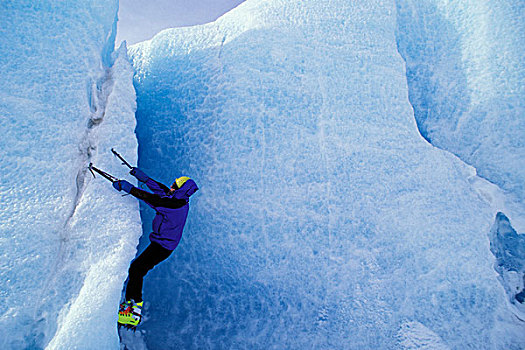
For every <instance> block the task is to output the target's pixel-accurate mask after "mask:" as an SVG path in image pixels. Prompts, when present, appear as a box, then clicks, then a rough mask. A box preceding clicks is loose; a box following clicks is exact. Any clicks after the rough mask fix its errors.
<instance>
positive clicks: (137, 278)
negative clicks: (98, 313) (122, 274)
mask: <svg viewBox="0 0 525 350" xmlns="http://www.w3.org/2000/svg"><path fill="white" fill-rule="evenodd" d="M171 252H172V250H168V249H166V248H163V247H162V246H161V245H160V244H158V243H155V242H151V244H150V245H149V246H148V247H147V248H146V250H144V251H143V252H142V254H140V255H139V256H138V257H137V258H136V259H135V260H134V261H133V262H132V263H131V266H130V267H129V272H128V273H129V276H128V285H127V287H126V300H131V299H133V300H135V302H137V303H139V302H141V301H142V282H143V279H144V276H146V274H147V273H148V271H149V270H151V269H152V268H154V267H155V265H157V264H159V263H160V262H162V261H164V260H166V259H167V258H168V257H169V256H170V254H171Z"/></svg>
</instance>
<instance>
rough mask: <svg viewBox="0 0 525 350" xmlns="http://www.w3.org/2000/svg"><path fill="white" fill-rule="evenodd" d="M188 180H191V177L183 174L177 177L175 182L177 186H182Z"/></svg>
mask: <svg viewBox="0 0 525 350" xmlns="http://www.w3.org/2000/svg"><path fill="white" fill-rule="evenodd" d="M188 180H191V179H190V178H189V177H187V176H181V177H179V178H177V179H176V180H175V183H176V184H177V188H181V187H182V185H184V184H185V183H186V181H188Z"/></svg>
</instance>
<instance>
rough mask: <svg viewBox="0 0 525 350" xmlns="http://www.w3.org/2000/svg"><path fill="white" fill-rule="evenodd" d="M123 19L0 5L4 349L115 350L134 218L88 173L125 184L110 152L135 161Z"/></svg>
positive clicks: (76, 5)
mask: <svg viewBox="0 0 525 350" xmlns="http://www.w3.org/2000/svg"><path fill="white" fill-rule="evenodd" d="M117 7H118V3H117V1H116V0H107V1H89V2H63V1H39V2H34V1H24V0H23V1H10V0H8V1H2V2H1V3H0V13H2V20H1V21H0V32H1V33H2V35H1V36H0V52H1V54H0V66H1V67H2V77H3V84H2V86H1V87H0V115H1V116H2V123H0V134H1V135H2V138H1V139H0V159H1V160H2V165H1V169H2V174H1V178H0V199H1V202H2V209H1V211H0V222H1V225H0V262H1V263H0V264H1V265H0V291H1V292H0V293H1V295H0V310H1V312H0V348H2V349H41V348H44V347H47V348H48V349H73V348H77V349H80V348H91V349H95V348H96V349H108V348H111V347H113V348H117V347H118V337H117V334H116V326H115V325H116V312H117V309H118V302H119V298H120V293H121V289H122V283H123V281H124V279H125V278H126V274H125V272H126V270H127V266H128V264H129V261H130V260H131V259H132V258H133V256H134V254H135V252H136V249H135V245H136V240H137V239H138V236H139V235H140V233H141V226H140V218H139V216H138V206H137V204H136V203H135V201H132V200H131V199H128V200H123V199H122V198H120V196H119V195H118V194H116V193H114V191H113V190H112V189H111V186H110V185H108V184H107V183H105V181H104V180H101V179H96V180H91V175H90V174H89V172H86V165H87V163H88V162H89V161H93V162H95V163H97V164H98V165H99V166H101V167H104V168H106V169H107V170H108V171H112V172H115V173H116V174H117V175H118V176H123V175H124V174H125V173H123V172H122V169H120V165H119V163H118V162H117V161H115V160H113V159H112V156H111V153H110V152H109V149H110V148H111V147H113V146H114V147H119V149H120V150H121V152H123V153H124V152H125V154H126V155H128V157H129V158H130V161H131V160H136V157H137V155H136V149H137V141H136V138H135V137H134V134H133V131H134V127H135V119H134V110H135V93H134V89H133V86H132V76H133V73H132V70H131V66H130V64H129V61H128V59H127V57H126V55H127V52H126V51H127V50H126V47H125V46H122V47H121V49H120V50H119V51H118V53H114V47H113V46H114V40H115V28H116V12H117ZM101 153H102V154H103V155H104V156H103V157H102V156H101ZM86 330H89V332H86ZM94 333H96V334H97V336H96V337H93V334H94Z"/></svg>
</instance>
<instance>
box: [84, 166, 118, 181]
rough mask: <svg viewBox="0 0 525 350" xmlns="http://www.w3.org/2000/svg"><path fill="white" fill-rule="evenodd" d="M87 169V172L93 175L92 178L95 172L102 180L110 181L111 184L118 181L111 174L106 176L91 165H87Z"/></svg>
mask: <svg viewBox="0 0 525 350" xmlns="http://www.w3.org/2000/svg"><path fill="white" fill-rule="evenodd" d="M88 169H89V171H91V174H93V177H95V172H97V173H99V174H100V175H102V177H103V178H105V179H107V180H109V181H111V182H112V183H113V182H115V181H118V180H119V179H118V178H116V177H115V176H113V175H111V174H108V173H106V172H105V171H102V170H100V169H99V168H95V167H94V166H93V163H89V166H88Z"/></svg>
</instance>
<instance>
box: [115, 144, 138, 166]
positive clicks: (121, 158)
mask: <svg viewBox="0 0 525 350" xmlns="http://www.w3.org/2000/svg"><path fill="white" fill-rule="evenodd" d="M111 152H113V154H114V155H115V156H116V157H117V158H118V159H120V160H121V161H122V165H125V166H127V167H128V168H130V169H133V167H132V166H131V165H130V164H129V163H128V162H126V160H125V159H124V158H123V157H122V156H121V155H120V154H118V152H117V151H115V149H114V148H112V149H111Z"/></svg>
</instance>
